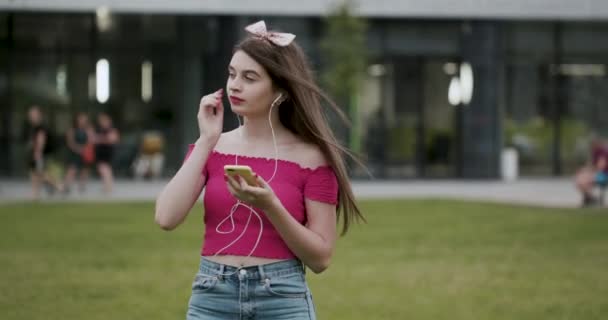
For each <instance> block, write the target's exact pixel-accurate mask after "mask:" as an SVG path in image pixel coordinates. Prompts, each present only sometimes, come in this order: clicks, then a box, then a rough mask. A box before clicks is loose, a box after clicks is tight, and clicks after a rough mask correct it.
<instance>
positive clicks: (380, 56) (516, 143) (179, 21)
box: [0, 12, 608, 179]
mask: <svg viewBox="0 0 608 320" xmlns="http://www.w3.org/2000/svg"><path fill="white" fill-rule="evenodd" d="M261 18H263V19H264V20H266V22H267V24H268V25H270V26H271V27H273V28H278V29H281V30H286V31H289V32H292V33H295V34H296V35H297V39H298V42H299V43H300V44H301V45H302V46H303V48H304V49H305V51H306V52H307V54H309V56H310V57H311V60H312V64H313V66H314V67H315V69H316V70H317V71H318V72H321V71H322V69H323V66H324V61H323V55H322V52H321V50H320V40H321V37H322V35H323V32H324V27H323V21H322V20H321V18H319V17H294V16H292V17H278V16H263V17H262V16H229V15H194V14H192V15H173V14H171V15H169V14H166V15H163V14H135V13H122V14H117V13H115V14H111V17H110V19H108V17H104V16H103V15H101V16H100V14H99V13H97V14H95V13H58V12H0V149H1V150H2V152H1V153H0V176H3V177H21V176H25V175H26V174H27V166H26V165H27V164H26V161H25V156H24V153H25V147H24V140H23V131H24V126H25V116H26V112H27V109H28V108H29V107H30V106H31V105H34V104H35V105H39V106H40V107H41V108H42V110H43V111H44V113H45V116H46V120H47V124H48V126H49V127H50V128H51V130H52V132H53V133H54V134H55V135H57V136H58V137H62V136H63V134H64V133H65V132H66V130H67V129H68V127H69V125H70V121H71V118H72V115H73V114H75V113H76V112H78V111H83V112H87V113H89V114H90V115H92V116H94V115H95V114H96V113H98V112H101V111H105V112H108V113H109V114H110V115H111V116H112V117H113V118H114V121H115V124H116V126H117V127H118V128H119V129H120V131H121V133H122V140H121V143H120V145H119V147H118V150H117V153H116V157H115V159H114V165H115V168H116V172H117V174H118V175H119V176H123V177H128V176H131V175H132V174H133V172H132V164H133V161H134V159H135V157H136V156H137V154H138V152H139V150H140V145H141V140H142V136H143V135H144V134H146V133H147V132H150V131H154V132H160V133H161V134H162V135H163V136H164V138H165V140H166V144H165V148H164V150H163V152H164V154H165V157H166V162H165V174H166V175H170V174H172V173H173V172H175V170H177V168H178V167H179V166H180V164H181V161H182V158H183V155H184V152H185V150H186V147H187V144H188V143H191V142H193V141H194V139H195V138H196V135H197V132H198V128H197V122H196V112H197V109H198V101H199V99H200V97H201V96H202V95H204V94H207V93H208V92H211V91H214V90H216V89H218V88H220V87H223V86H224V85H225V79H226V75H227V71H226V68H227V64H228V62H229V59H230V56H231V53H232V49H233V45H234V44H235V43H236V42H237V41H238V39H240V38H241V37H243V36H244V31H243V27H244V26H246V25H247V24H249V23H251V22H254V21H257V20H259V19H261ZM367 48H368V50H369V51H368V52H367V56H368V57H369V61H368V68H367V73H366V76H365V80H364V83H363V85H362V88H361V90H360V91H359V92H358V93H357V94H358V101H359V102H360V106H359V111H358V112H359V114H358V117H359V118H360V121H359V123H360V126H361V127H360V129H361V133H362V139H361V141H362V145H361V157H362V159H363V161H364V162H365V164H366V165H367V167H368V169H369V170H370V171H371V172H372V173H373V175H374V177H376V178H387V179H390V178H394V179H407V178H497V177H499V174H500V155H501V151H502V150H503V149H504V148H505V147H514V148H516V149H517V150H518V151H519V160H520V173H521V175H523V176H550V175H569V174H572V173H573V172H574V170H575V169H576V168H577V167H578V166H580V165H581V164H583V163H584V161H586V159H587V158H588V153H589V150H588V148H589V141H590V139H591V138H592V137H593V136H596V135H599V136H604V137H606V136H608V107H607V104H608V77H607V74H606V73H607V70H606V68H607V65H608V23H606V22H585V21H551V20H542V21H532V20H458V19H441V20H439V19H401V18H399V19H397V18H371V19H369V20H368V30H367ZM102 59H103V60H105V61H107V65H108V69H109V80H108V81H107V90H108V93H109V94H108V97H107V101H103V102H100V101H99V99H98V95H99V94H100V92H99V90H100V89H99V85H100V83H99V81H100V80H99V79H98V77H97V76H98V73H99V72H98V69H97V66H98V63H99V61H101V60H102ZM463 66H470V69H471V70H472V79H473V82H472V83H473V86H472V92H471V91H469V94H471V96H470V99H468V100H470V101H465V100H467V99H464V96H463V92H464V91H465V90H463V89H464V87H466V85H465V83H466V82H467V81H465V76H467V75H466V74H464V73H463V71H462V70H463ZM469 76H470V75H469ZM469 89H471V88H469ZM466 102H468V103H466ZM227 109H228V108H227ZM236 123H237V121H236V118H235V117H234V116H233V115H232V114H231V113H230V112H229V110H228V111H227V114H226V117H225V127H226V130H229V129H231V128H234V127H235V126H236ZM334 128H336V130H337V131H338V134H339V136H340V137H341V138H342V139H344V140H347V139H348V129H347V128H346V127H343V126H342V125H341V124H339V123H337V122H336V124H335V125H334ZM60 157H61V155H59V158H60ZM352 175H353V176H354V177H360V178H367V177H368V176H367V175H366V174H365V172H363V171H360V170H356V169H353V171H352Z"/></svg>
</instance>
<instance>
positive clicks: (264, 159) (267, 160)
mask: <svg viewBox="0 0 608 320" xmlns="http://www.w3.org/2000/svg"><path fill="white" fill-rule="evenodd" d="M212 153H213V154H214V155H216V156H218V157H220V158H222V159H234V158H235V157H237V156H238V158H239V159H246V160H249V161H262V162H265V163H273V162H274V161H275V159H274V158H267V157H262V156H248V155H242V154H238V155H237V154H234V153H225V152H221V151H217V150H213V151H212ZM278 163H282V164H285V165H288V166H291V167H294V168H296V169H298V170H300V171H304V172H315V171H317V170H322V169H331V166H330V165H328V164H326V165H320V166H318V167H316V168H308V167H303V166H302V165H301V164H299V163H297V162H295V161H291V160H285V159H278Z"/></svg>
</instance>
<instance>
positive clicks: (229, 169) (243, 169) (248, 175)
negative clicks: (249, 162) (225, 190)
mask: <svg viewBox="0 0 608 320" xmlns="http://www.w3.org/2000/svg"><path fill="white" fill-rule="evenodd" d="M224 172H226V174H227V175H230V176H231V177H234V176H237V175H238V176H241V177H242V178H243V179H245V181H246V182H247V184H248V185H250V186H254V187H257V186H258V182H257V179H256V178H255V176H254V175H253V171H252V170H251V167H249V166H241V165H230V164H228V165H225V166H224Z"/></svg>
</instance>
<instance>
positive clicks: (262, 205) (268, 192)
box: [225, 175, 278, 211]
mask: <svg viewBox="0 0 608 320" xmlns="http://www.w3.org/2000/svg"><path fill="white" fill-rule="evenodd" d="M225 178H226V183H227V186H228V190H229V191H230V193H232V195H233V196H234V197H235V198H237V199H239V200H241V201H242V202H244V203H246V204H249V205H252V206H254V207H256V208H259V209H262V210H264V211H268V209H270V208H272V207H273V206H274V205H275V204H276V202H277V201H278V198H277V196H276V195H275V193H274V191H272V188H271V187H270V185H268V183H267V182H266V181H264V179H262V177H260V176H258V175H256V176H255V178H256V181H257V183H258V186H250V185H249V184H247V182H246V181H245V179H243V178H242V177H240V176H236V178H235V177H232V176H230V175H225Z"/></svg>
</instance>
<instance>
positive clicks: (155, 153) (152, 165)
mask: <svg viewBox="0 0 608 320" xmlns="http://www.w3.org/2000/svg"><path fill="white" fill-rule="evenodd" d="M164 146H165V139H164V137H163V135H162V134H161V133H160V132H157V131H148V132H146V133H144V135H143V137H142V142H141V147H140V150H139V154H138V155H137V158H136V159H135V161H134V163H133V171H134V174H135V178H136V179H144V178H152V179H156V178H160V177H161V175H162V172H163V166H164V162H165V155H164V154H163V149H164Z"/></svg>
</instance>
